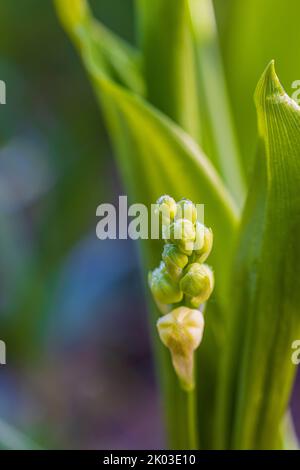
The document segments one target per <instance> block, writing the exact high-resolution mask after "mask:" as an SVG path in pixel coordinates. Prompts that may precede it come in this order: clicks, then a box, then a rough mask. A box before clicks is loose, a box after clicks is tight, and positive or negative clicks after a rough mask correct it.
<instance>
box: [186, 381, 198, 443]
mask: <svg viewBox="0 0 300 470" xmlns="http://www.w3.org/2000/svg"><path fill="white" fill-rule="evenodd" d="M187 431H188V450H195V449H197V448H198V433H197V410H196V393H195V389H194V390H192V391H191V392H187Z"/></svg>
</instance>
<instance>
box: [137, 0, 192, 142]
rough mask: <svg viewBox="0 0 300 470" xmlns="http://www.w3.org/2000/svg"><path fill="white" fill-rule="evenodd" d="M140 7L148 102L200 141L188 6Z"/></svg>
mask: <svg viewBox="0 0 300 470" xmlns="http://www.w3.org/2000/svg"><path fill="white" fill-rule="evenodd" d="M136 7H137V18H138V26H139V36H140V43H141V49H142V52H143V58H144V70H145V79H146V84H147V99H148V101H149V102H150V103H152V104H153V105H154V106H155V107H156V108H157V109H159V110H161V111H163V112H164V113H165V114H166V115H167V116H169V117H170V118H172V119H173V121H175V122H176V123H177V124H179V125H180V126H181V127H182V128H183V129H184V130H185V131H187V132H188V133H189V134H190V135H191V136H192V137H194V138H195V140H197V141H199V137H200V114H199V94H198V89H197V79H196V77H197V75H196V62H195V57H194V53H193V52H194V51H193V41H192V34H191V28H190V19H189V8H188V3H187V2H186V1H182V0H163V1H161V0H151V1H149V0H136ZM166 21H167V25H166Z"/></svg>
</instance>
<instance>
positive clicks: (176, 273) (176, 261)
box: [162, 243, 189, 279]
mask: <svg viewBox="0 0 300 470" xmlns="http://www.w3.org/2000/svg"><path fill="white" fill-rule="evenodd" d="M162 259H163V261H164V262H165V265H166V268H167V271H168V273H169V274H170V276H171V277H172V278H173V279H178V278H179V277H180V276H181V274H182V270H183V268H184V267H185V266H186V265H187V264H188V261H189V259H188V257H187V256H186V255H185V254H184V253H182V251H180V249H179V248H178V247H177V246H176V245H172V244H170V243H168V244H167V245H165V247H164V251H163V254H162Z"/></svg>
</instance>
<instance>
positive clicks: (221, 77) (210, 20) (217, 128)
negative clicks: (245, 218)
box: [162, 0, 245, 207]
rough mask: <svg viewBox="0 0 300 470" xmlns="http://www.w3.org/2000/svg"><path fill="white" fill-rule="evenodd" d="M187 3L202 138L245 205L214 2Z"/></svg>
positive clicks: (194, 1)
mask: <svg viewBox="0 0 300 470" xmlns="http://www.w3.org/2000/svg"><path fill="white" fill-rule="evenodd" d="M162 3H164V2H162ZM187 4H188V6H189V9H190V21H191V30H192V32H193V40H194V45H195V55H196V59H197V65H198V82H199V96H200V107H201V122H202V134H201V140H200V142H201V145H202V147H203V149H204V151H205V152H206V154H207V155H208V156H209V157H210V159H211V160H212V162H213V163H214V165H215V167H216V168H217V169H218V171H219V173H220V174H221V175H222V177H223V179H224V181H225V184H226V185H227V187H228V188H229V190H230V191H231V193H232V194H233V196H234V197H235V200H236V202H237V204H238V206H239V207H242V205H243V203H244V198H245V181H244V175H243V171H242V167H241V156H240V152H239V148H238V143H237V137H236V135H235V128H234V124H233V117H232V111H231V107H230V101H229V98H228V93H227V86H226V81H225V74H224V70H223V64H222V59H221V55H220V51H219V43H218V31H217V25H216V21H215V14H214V8H213V4H212V1H211V0H188V2H187Z"/></svg>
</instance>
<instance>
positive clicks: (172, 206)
mask: <svg viewBox="0 0 300 470" xmlns="http://www.w3.org/2000/svg"><path fill="white" fill-rule="evenodd" d="M156 204H157V211H158V212H159V214H160V219H161V221H162V224H163V226H168V225H170V224H171V222H172V221H173V220H174V218H175V215H176V213H177V204H176V201H175V200H174V199H173V198H172V197H171V196H168V195H167V194H165V195H164V196H161V197H160V198H159V199H158V200H157V201H156Z"/></svg>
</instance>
